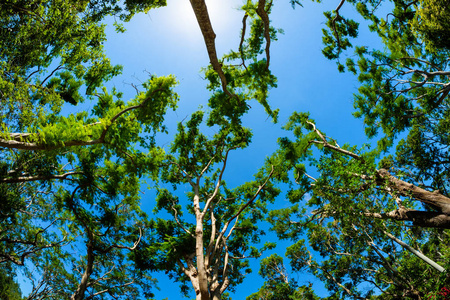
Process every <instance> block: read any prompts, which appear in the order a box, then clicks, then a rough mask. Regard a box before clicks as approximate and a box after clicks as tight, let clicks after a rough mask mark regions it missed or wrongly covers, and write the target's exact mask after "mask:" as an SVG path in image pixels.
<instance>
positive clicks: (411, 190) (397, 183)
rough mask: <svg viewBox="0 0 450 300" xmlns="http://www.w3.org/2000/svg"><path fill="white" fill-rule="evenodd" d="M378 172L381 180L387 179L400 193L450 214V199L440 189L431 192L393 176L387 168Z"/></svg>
mask: <svg viewBox="0 0 450 300" xmlns="http://www.w3.org/2000/svg"><path fill="white" fill-rule="evenodd" d="M378 174H379V175H380V177H381V178H380V179H381V180H383V179H386V180H387V181H388V184H390V187H391V188H392V189H394V190H395V191H396V192H398V193H399V194H400V195H402V196H405V197H412V198H414V199H417V200H419V201H420V202H423V203H427V204H431V205H433V206H435V207H437V208H438V209H439V210H440V211H441V212H443V213H444V214H447V215H449V214H450V199H449V198H448V197H446V196H444V195H442V194H441V193H439V191H434V192H430V191H427V190H424V189H422V188H420V187H418V186H415V185H414V184H411V183H408V182H406V181H403V180H401V179H398V178H396V177H394V176H392V175H391V174H390V173H389V172H388V171H387V170H386V169H380V170H378Z"/></svg>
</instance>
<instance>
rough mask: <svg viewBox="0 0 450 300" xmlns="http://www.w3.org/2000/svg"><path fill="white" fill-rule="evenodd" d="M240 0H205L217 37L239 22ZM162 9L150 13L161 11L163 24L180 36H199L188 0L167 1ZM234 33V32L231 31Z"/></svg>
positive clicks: (226, 32) (240, 14)
mask: <svg viewBox="0 0 450 300" xmlns="http://www.w3.org/2000/svg"><path fill="white" fill-rule="evenodd" d="M241 3H242V0H206V6H207V8H208V14H209V18H210V20H211V24H212V27H213V29H214V32H215V33H216V35H217V37H218V38H220V36H221V35H227V36H228V34H231V32H230V29H232V28H233V27H235V25H236V24H240V22H241V21H240V20H242V16H243V13H242V12H241V11H239V10H238V8H239V7H240V6H241V5H242V4H241ZM163 10H164V11H162V10H161V9H160V11H154V12H152V13H151V15H152V14H154V15H156V14H159V13H163V14H164V16H163V18H164V23H165V24H166V25H165V26H168V29H170V31H172V32H173V33H175V34H178V35H180V38H182V39H184V38H186V39H191V40H192V39H193V38H197V37H198V36H199V35H200V36H201V32H200V28H199V26H198V24H197V20H196V18H195V14H194V12H193V10H192V7H191V4H190V2H189V0H172V1H168V3H167V7H166V8H164V9H163ZM232 33H233V34H234V35H236V33H235V32H234V31H233V32H232Z"/></svg>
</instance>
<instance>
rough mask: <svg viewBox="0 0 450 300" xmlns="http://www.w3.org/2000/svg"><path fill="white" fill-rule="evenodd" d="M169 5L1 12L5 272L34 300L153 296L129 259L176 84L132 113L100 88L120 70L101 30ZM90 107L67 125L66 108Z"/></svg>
mask: <svg viewBox="0 0 450 300" xmlns="http://www.w3.org/2000/svg"><path fill="white" fill-rule="evenodd" d="M161 5H164V3H163V2H158V1H156V2H146V3H145V4H144V3H140V2H135V1H125V3H124V4H120V3H118V2H117V1H98V2H89V1H82V2H80V1H32V2H30V1H25V2H24V1H4V2H2V4H1V9H0V14H1V15H0V22H1V28H2V34H1V39H2V45H3V46H2V49H1V50H0V53H1V55H0V57H1V64H2V68H1V69H2V70H1V71H0V72H1V74H0V81H1V84H0V85H1V102H2V106H1V107H2V112H1V118H2V119H1V124H2V133H1V137H0V145H1V147H2V148H1V157H2V162H1V164H2V166H1V175H0V182H1V183H0V185H1V187H0V189H1V191H2V192H1V196H0V197H1V207H2V210H1V216H0V217H1V229H0V242H1V244H0V263H2V264H10V265H12V266H15V268H14V269H16V270H20V271H21V272H22V273H24V274H25V275H26V276H28V277H29V279H30V281H31V283H32V285H33V289H32V291H31V294H30V295H29V296H28V299H43V298H45V299H49V298H50V299H68V298H70V299H92V298H99V297H102V298H104V297H105V296H106V295H108V296H109V297H115V298H116V299H117V298H119V297H122V298H128V297H135V298H136V297H138V296H139V295H142V296H144V295H147V296H149V295H150V294H149V288H150V287H151V286H152V285H153V283H152V279H151V278H149V277H148V275H147V274H145V273H139V272H136V271H135V270H134V269H133V268H132V266H133V264H132V262H131V261H130V260H129V259H128V256H129V252H132V251H133V250H134V249H135V248H136V245H137V243H139V240H140V238H141V236H142V229H140V227H142V226H141V225H140V223H142V222H143V221H142V220H143V218H144V217H145V215H144V214H143V213H142V212H141V210H140V208H139V197H138V190H139V177H141V176H142V174H147V176H151V173H152V172H154V171H155V169H156V166H155V165H156V162H157V161H158V159H159V158H160V155H161V153H162V152H161V150H160V149H159V148H157V147H154V145H153V144H154V143H153V141H152V136H153V135H154V134H155V133H156V132H159V131H164V127H163V126H162V120H163V117H162V116H163V115H164V114H165V111H166V110H167V109H168V108H170V107H171V108H174V107H175V105H176V102H177V95H176V94H175V93H174V92H172V90H171V88H172V87H173V86H174V85H175V83H176V81H175V79H174V78H173V77H170V76H169V77H159V78H152V79H150V80H149V81H148V82H146V83H144V84H143V88H144V89H145V91H142V92H140V93H139V94H138V95H137V96H136V98H135V99H132V100H131V101H129V102H128V103H125V102H124V101H123V100H121V99H120V98H121V94H120V93H118V92H117V91H115V90H112V91H107V89H106V88H104V87H103V85H104V82H105V81H106V80H108V79H109V78H111V77H112V76H115V75H117V74H119V73H120V67H119V66H112V65H111V64H110V62H109V59H108V58H107V57H106V56H105V54H104V51H103V47H102V43H103V42H104V40H105V33H104V29H105V26H104V25H102V24H101V23H100V21H101V20H102V19H104V18H105V17H106V16H109V15H115V16H117V17H118V18H119V19H120V20H123V21H127V20H129V19H130V18H131V17H132V16H133V14H135V13H137V12H140V11H147V10H148V9H150V8H153V7H159V6H161ZM117 28H118V30H121V28H122V27H121V25H120V24H117ZM94 99H96V103H95V105H94V107H93V109H92V111H90V112H88V111H82V112H80V113H77V114H70V115H69V116H64V115H61V109H62V107H63V105H64V103H67V104H66V105H80V103H82V102H83V101H85V100H88V101H94ZM135 144H138V145H141V146H142V147H144V146H146V147H147V149H146V152H142V151H140V150H138V149H137V148H136V147H135V146H134V145H135Z"/></svg>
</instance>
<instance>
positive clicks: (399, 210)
mask: <svg viewBox="0 0 450 300" xmlns="http://www.w3.org/2000/svg"><path fill="white" fill-rule="evenodd" d="M290 2H291V4H292V5H293V6H295V4H300V2H299V1H290ZM347 2H348V4H351V5H354V6H355V7H356V10H357V12H358V13H359V14H360V16H361V18H362V19H364V20H362V22H366V24H367V23H370V24H369V29H370V30H372V31H373V32H374V33H375V34H377V35H378V37H379V38H380V41H381V43H382V46H381V48H379V49H382V50H379V49H374V50H369V47H365V46H361V45H360V46H357V47H355V53H354V54H353V55H352V56H351V57H350V58H349V59H347V60H346V62H345V64H344V63H341V60H342V57H343V56H344V55H346V54H347V53H348V52H349V51H350V50H351V49H352V47H353V46H352V43H353V39H355V38H357V37H358V30H359V22H358V21H354V20H352V19H351V18H344V16H343V13H342V12H341V10H342V8H343V7H344V5H347V3H346V1H344V0H342V1H340V2H339V3H338V5H337V7H336V9H335V11H333V12H327V13H325V17H326V18H327V20H328V21H327V22H326V25H327V26H328V29H325V30H324V36H323V41H324V43H325V48H324V50H323V54H324V55H325V56H326V57H327V58H329V59H333V60H336V61H337V63H338V69H339V71H341V72H344V71H346V70H347V71H350V72H352V73H354V74H355V75H357V76H358V80H359V81H360V88H359V91H358V93H357V94H356V95H355V108H356V110H357V111H356V113H355V115H356V116H357V117H362V118H364V122H365V125H366V133H367V136H368V137H369V138H374V137H376V136H377V134H380V135H381V137H379V139H378V145H377V147H376V148H375V149H373V150H370V147H369V146H362V147H357V146H351V145H349V144H345V145H343V146H340V145H339V144H338V143H337V141H335V140H334V139H332V138H330V137H328V136H327V135H326V134H325V133H324V131H322V130H319V128H322V127H321V125H320V124H316V122H314V120H313V119H312V118H311V117H310V116H309V114H307V113H293V114H292V116H291V118H290V120H289V122H288V124H286V125H285V129H287V130H289V131H290V132H289V135H290V136H289V137H286V138H280V139H279V144H280V149H279V150H278V151H277V152H276V153H274V154H273V155H272V156H270V157H268V158H267V160H266V163H265V165H263V166H262V167H261V168H260V170H259V171H257V172H256V174H255V175H254V179H253V180H251V181H248V182H242V183H241V184H238V185H237V186H235V187H234V186H233V187H231V186H228V185H227V182H226V181H227V180H226V179H228V178H226V170H227V169H228V168H229V163H230V157H231V156H232V155H233V154H234V153H236V152H238V151H241V150H242V149H245V148H247V147H248V146H249V145H250V143H251V139H252V130H251V129H250V128H247V127H245V126H244V124H245V123H244V118H245V116H246V115H247V114H248V113H249V112H250V111H251V107H250V104H249V103H250V101H252V100H256V101H257V102H259V103H260V104H261V105H262V106H263V108H264V109H265V112H266V114H267V115H268V116H269V117H270V118H271V119H272V120H273V121H274V122H276V121H277V116H278V110H276V109H274V108H272V106H271V105H269V101H268V94H269V90H270V89H271V88H273V87H276V84H277V79H276V77H275V76H274V75H273V74H272V72H271V69H270V68H271V63H272V61H273V60H272V59H271V47H272V45H273V42H274V41H275V40H276V37H277V33H279V32H280V31H279V30H277V29H275V28H273V27H272V25H271V11H272V8H273V5H274V3H273V1H266V0H258V1H256V0H255V1H246V2H245V3H244V5H243V6H242V8H241V9H242V13H243V18H242V31H241V34H240V40H239V44H238V47H237V48H236V49H234V50H231V51H230V52H229V53H228V54H226V55H224V56H223V57H221V58H219V57H218V51H217V49H216V41H215V38H216V34H215V32H214V30H213V27H212V24H211V20H210V17H209V13H208V9H207V6H206V3H205V1H203V0H191V1H190V3H191V6H192V9H193V12H194V14H195V17H196V20H197V23H198V25H199V30H200V32H201V34H202V36H203V39H204V46H205V50H206V52H207V54H208V58H209V63H210V64H209V66H207V67H206V68H205V69H204V70H203V71H202V72H203V75H204V78H205V79H206V81H207V89H208V90H209V92H210V98H209V101H208V104H207V106H205V107H202V108H199V110H198V111H196V112H194V113H192V114H191V116H190V117H186V120H183V121H182V122H180V123H179V124H178V127H177V131H176V133H175V134H174V137H173V141H172V143H171V144H170V146H169V147H167V148H164V146H163V145H160V144H158V133H165V132H167V130H166V128H165V126H164V123H163V120H164V116H165V114H166V112H167V110H168V109H175V108H176V105H177V102H178V95H177V94H176V93H175V92H174V90H173V88H174V86H175V85H176V83H177V82H176V79H175V78H174V77H173V76H166V77H158V76H155V75H151V76H150V79H149V80H147V81H145V82H144V83H143V84H142V85H141V87H139V88H140V89H139V88H138V87H136V88H137V95H136V96H135V97H134V98H132V99H130V100H128V101H125V100H123V99H122V98H123V96H122V93H121V92H120V91H117V90H116V89H109V90H108V89H107V88H106V86H105V84H106V82H107V81H108V80H109V79H111V78H112V77H114V76H116V75H118V74H119V73H120V70H121V68H120V67H119V66H113V65H112V64H111V63H110V61H109V59H108V58H107V57H106V56H105V53H104V50H103V43H104V41H105V39H106V36H105V33H104V32H105V31H104V30H105V26H104V25H102V24H101V23H100V22H101V21H102V20H104V19H105V18H107V17H108V16H113V17H115V18H116V19H118V20H119V21H120V22H117V23H115V26H116V30H117V31H123V30H124V27H123V25H122V23H121V22H126V21H128V20H130V19H131V17H132V16H133V15H134V14H136V13H138V12H146V11H148V10H149V9H151V8H157V7H160V6H164V5H165V2H164V1H157V0H156V1H134V0H133V1H131V0H130V1H125V2H118V1H115V0H104V1H81V2H80V1H31V2H30V1H19V0H14V1H13V0H8V1H6V2H5V1H4V2H3V3H2V4H1V10H0V24H1V29H2V31H3V32H2V34H1V35H0V39H1V42H2V45H5V46H4V47H2V49H1V50H0V54H1V55H0V57H1V64H2V66H1V68H0V80H1V81H0V91H1V93H0V97H1V98H0V99H1V101H2V106H1V118H2V119H1V124H2V132H1V134H0V147H1V148H0V153H1V154H0V155H1V157H2V160H1V168H0V189H1V192H0V197H1V201H0V205H1V209H0V218H1V219H0V221H1V223H0V224H1V227H0V264H2V266H6V265H8V266H12V270H10V271H9V272H10V273H11V274H13V273H14V272H17V271H19V272H21V273H23V274H25V275H26V276H27V277H28V278H29V280H30V282H31V283H32V285H33V288H32V291H31V293H30V294H29V295H28V299H74V300H75V299H129V298H133V299H134V298H137V299H139V298H151V297H153V295H152V287H154V281H155V279H154V278H152V277H151V276H152V272H154V271H164V272H165V273H166V274H167V275H168V276H169V278H171V279H173V280H174V281H176V282H179V283H180V284H181V290H182V292H184V293H185V294H186V295H188V296H189V295H190V294H189V291H190V290H191V291H192V290H193V292H194V293H195V295H196V298H197V299H222V298H223V299H226V298H229V294H228V293H229V292H233V291H234V289H235V288H236V287H237V286H238V285H239V284H241V283H242V282H243V280H244V278H245V276H246V275H247V274H248V273H249V272H251V268H250V264H249V259H250V258H257V257H260V256H261V255H262V254H263V253H264V251H266V250H271V249H273V248H274V246H275V244H274V243H273V242H272V241H270V242H267V241H266V242H265V241H264V239H263V238H262V237H263V236H264V234H265V229H266V228H265V227H264V226H263V225H262V224H263V221H264V220H266V221H268V222H269V223H271V224H272V225H273V229H274V230H275V231H276V232H277V234H278V235H279V237H280V238H281V239H292V240H293V241H294V244H293V245H292V246H290V247H288V248H287V252H286V257H287V258H288V259H289V260H290V266H291V269H292V270H293V271H294V272H302V271H304V270H305V269H306V270H308V271H309V272H311V273H312V274H313V275H315V276H317V277H318V278H319V279H320V280H322V281H323V282H324V283H325V286H326V288H327V289H328V290H329V291H330V293H331V295H330V297H329V299H341V298H357V299H370V298H372V299H374V298H382V299H398V298H412V299H422V298H424V297H426V296H429V295H431V294H432V293H434V294H436V293H438V291H441V288H442V287H445V285H447V284H448V278H447V275H446V271H445V270H448V269H449V265H448V261H449V260H448V257H449V251H448V247H447V244H448V242H449V237H448V234H447V232H446V231H443V230H442V229H448V228H449V226H450V225H449V224H450V223H449V204H450V198H449V197H450V196H449V194H448V177H449V176H448V175H449V174H448V171H449V168H448V140H449V139H448V128H449V126H448V124H449V122H448V115H449V114H448V111H447V109H448V92H449V85H448V75H449V73H448V71H447V59H448V49H447V48H446V44H445V43H446V41H445V39H444V40H443V43H440V41H441V39H442V37H445V29H446V23H445V20H444V21H440V19H438V18H436V17H435V13H436V6H435V5H434V4H435V3H438V4H439V3H443V2H442V1H441V2H439V1H437V2H436V1H428V2H425V1H424V2H417V1H413V2H407V1H400V0H395V1H392V2H391V3H390V4H391V5H392V7H389V9H391V13H390V14H388V18H386V20H384V19H382V18H381V17H379V16H378V12H379V9H380V7H382V6H383V5H384V4H383V5H382V3H381V2H379V1H375V0H368V1H363V2H361V1H354V0H348V1H347ZM428 4H430V6H427V5H428ZM431 4H433V5H431ZM383 7H384V6H383ZM442 13H443V15H444V16H445V13H446V11H445V10H443V12H442ZM247 27H250V30H248V31H247ZM85 102H89V103H90V104H91V107H92V108H87V107H88V106H83V103H85ZM71 105H74V106H75V107H77V108H80V110H81V112H79V113H76V114H70V113H69V114H66V113H64V112H63V110H62V109H63V108H67V107H69V106H71ZM205 129H207V130H209V131H207V130H205ZM211 130H212V131H214V132H215V133H214V134H207V133H206V132H211ZM395 146H396V148H395V149H394V147H395ZM313 147H316V149H314V150H313V149H312V148H313ZM311 168H312V170H311ZM141 178H145V180H148V181H150V182H152V184H154V186H155V189H156V192H157V195H156V205H155V207H154V212H153V215H152V216H149V215H147V214H146V213H144V212H143V211H142V209H141V207H140V205H141V203H140V196H139V189H140V180H141ZM286 186H288V191H287V198H288V199H289V200H290V201H291V202H292V204H293V206H291V207H288V208H284V209H279V210H275V211H272V212H270V213H269V208H270V204H273V203H275V201H276V200H277V199H278V198H281V197H282V196H281V195H283V193H282V191H283V189H284V188H285V187H286ZM183 191H184V193H183ZM302 200H304V201H303V202H300V201H302ZM422 204H423V208H422V207H421V206H420V205H422ZM403 249H406V250H403ZM319 255H320V257H319ZM286 269H287V268H285V266H284V264H283V259H282V258H281V257H280V256H279V255H272V256H269V257H267V258H265V259H263V260H262V261H261V269H260V274H261V275H262V276H263V277H264V278H265V280H266V283H265V284H264V285H263V286H262V287H261V289H260V290H259V291H258V292H256V293H255V294H253V295H250V296H249V299H267V298H268V299H305V298H306V299H318V298H319V297H318V296H317V295H316V294H315V293H314V291H313V288H312V287H311V286H304V285H301V286H300V285H299V284H297V282H296V281H295V280H292V279H289V278H290V277H289V276H288V271H287V270H286ZM7 277H8V278H13V277H14V276H13V275H9V274H7ZM189 284H190V285H192V289H190V288H189Z"/></svg>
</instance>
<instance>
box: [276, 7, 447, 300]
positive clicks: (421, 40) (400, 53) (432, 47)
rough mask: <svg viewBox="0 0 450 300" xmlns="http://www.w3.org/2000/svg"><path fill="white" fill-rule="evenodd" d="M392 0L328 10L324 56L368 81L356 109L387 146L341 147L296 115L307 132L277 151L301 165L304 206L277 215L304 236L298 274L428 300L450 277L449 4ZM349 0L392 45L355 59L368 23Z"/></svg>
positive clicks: (294, 196) (362, 293) (335, 289)
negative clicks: (351, 10) (346, 11)
mask: <svg viewBox="0 0 450 300" xmlns="http://www.w3.org/2000/svg"><path fill="white" fill-rule="evenodd" d="M386 2H388V3H384V2H383V1H363V2H361V1H341V2H340V3H338V5H337V7H336V10H335V11H333V12H328V13H325V16H326V17H327V19H328V21H327V23H326V25H327V26H328V29H326V30H324V39H323V41H324V44H325V48H324V50H323V53H324V55H325V56H326V57H328V58H330V59H334V60H337V62H338V68H339V70H340V71H342V72H344V71H349V72H352V73H354V74H355V75H357V77H358V80H359V82H360V87H359V89H358V92H357V93H356V94H355V95H354V107H355V109H356V112H355V113H354V115H355V117H358V118H363V120H364V124H365V129H366V135H367V136H368V138H371V139H375V138H376V139H377V145H376V147H375V149H373V150H370V144H368V145H363V146H362V147H361V146H360V147H357V146H352V145H350V144H344V145H342V146H341V145H340V143H338V141H336V140H334V139H333V138H332V137H329V136H327V135H326V134H325V132H324V131H322V130H320V129H319V128H320V127H321V126H320V124H316V123H315V122H314V121H313V120H312V118H310V116H309V115H308V114H306V113H295V114H294V115H293V116H292V117H291V119H290V121H289V123H288V124H287V125H286V129H288V130H290V131H292V132H293V134H294V136H295V139H294V140H293V139H292V138H283V139H280V151H279V152H278V153H277V154H275V156H281V157H284V158H285V160H284V164H285V168H286V169H287V168H291V171H292V172H291V173H290V174H291V175H290V176H291V178H292V188H291V190H290V191H289V193H288V198H289V199H290V201H292V202H293V206H292V207H290V208H288V209H282V210H277V211H273V212H271V214H270V216H269V218H268V220H269V221H270V222H272V224H273V228H274V230H276V231H277V233H278V234H279V236H280V237H281V238H289V239H293V240H294V241H295V242H296V243H295V244H294V245H292V246H291V247H289V248H288V249H287V252H286V255H287V256H288V257H289V258H290V261H291V267H292V268H293V270H294V271H303V270H308V271H309V272H311V273H312V274H314V275H315V276H317V277H318V278H320V279H321V280H322V281H323V282H324V283H325V285H326V287H327V289H328V290H329V291H330V293H331V295H332V296H330V297H331V298H333V299H344V298H350V299H373V298H378V297H379V298H380V299H398V298H402V299H425V298H426V297H428V296H431V294H433V293H436V292H437V291H438V290H439V289H440V288H441V287H443V286H445V285H447V284H448V276H447V275H446V274H447V273H446V272H447V271H446V270H448V263H449V253H448V242H449V240H448V233H447V230H446V229H449V228H450V223H449V220H450V219H449V216H450V211H449V209H448V207H449V205H450V194H449V191H448V189H449V185H448V176H449V163H448V162H449V160H448V158H449V154H448V148H449V143H448V123H449V119H448V116H449V111H448V109H449V98H448V92H449V91H450V90H449V87H450V85H449V81H448V75H449V74H450V73H449V70H448V57H449V52H448V47H447V46H446V39H445V38H444V37H445V29H444V28H446V29H447V30H448V28H447V27H446V24H447V18H445V17H444V18H443V16H447V15H448V6H445V5H443V6H439V4H442V3H443V2H440V1H411V2H410V1H386ZM344 5H354V6H355V8H356V10H357V11H358V13H359V14H360V16H361V17H362V18H363V23H365V24H369V25H368V27H369V29H370V31H372V32H373V33H374V34H375V35H377V36H378V37H379V40H380V42H381V45H382V46H381V48H380V49H370V48H369V47H368V46H366V45H358V46H356V47H355V48H354V49H355V52H354V54H353V55H351V56H349V58H347V59H346V61H345V62H343V61H342V60H343V59H342V57H343V56H344V55H345V54H346V53H348V52H349V51H350V49H351V48H352V43H354V41H353V40H352V39H353V38H357V36H358V30H359V25H360V24H359V23H358V22H357V21H355V20H352V19H347V18H345V17H344V16H342V12H341V11H342V7H344ZM385 7H387V8H385ZM384 9H389V10H390V12H389V13H387V14H386V13H385V10H384ZM383 10H384V11H383ZM356 42H358V40H357V39H356ZM344 142H346V141H344ZM347 142H351V141H350V140H349V141H347ZM372 144H373V143H372ZM313 147H315V148H317V149H318V151H319V152H318V153H320V155H319V156H318V157H317V156H314V153H317V152H315V150H314V151H313V149H312V148H313ZM310 166H314V167H313V168H311V167H310ZM301 200H304V201H305V204H304V205H302V204H300V201H301ZM305 239H306V240H305ZM405 242H406V243H405ZM318 255H320V257H321V258H320V259H318V258H317V256H318Z"/></svg>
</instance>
